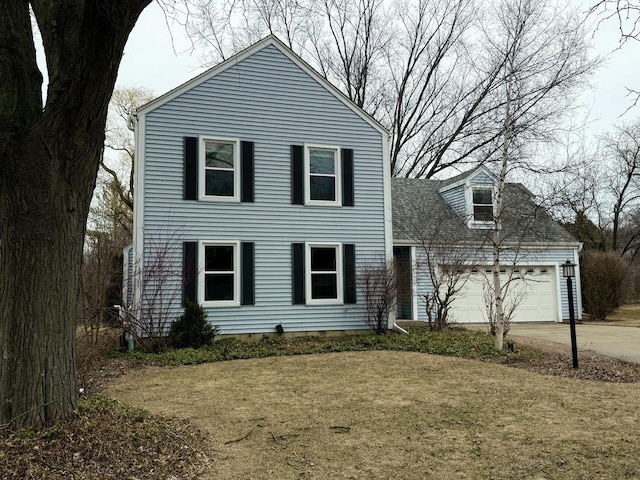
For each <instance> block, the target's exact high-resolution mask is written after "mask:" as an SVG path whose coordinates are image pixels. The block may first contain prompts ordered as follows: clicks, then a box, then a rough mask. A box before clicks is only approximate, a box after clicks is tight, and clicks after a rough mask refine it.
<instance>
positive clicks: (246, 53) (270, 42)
mask: <svg viewBox="0 0 640 480" xmlns="http://www.w3.org/2000/svg"><path fill="white" fill-rule="evenodd" d="M269 46H274V47H275V48H277V49H278V50H279V51H280V52H281V53H282V54H284V55H285V56H286V57H288V58H289V60H291V61H292V62H293V63H295V64H296V65H297V66H298V67H299V68H301V69H302V70H303V71H304V72H305V73H306V74H307V75H309V76H310V77H311V78H313V79H314V80H315V81H316V82H318V83H319V84H320V85H321V86H322V87H323V88H324V89H326V90H327V91H328V92H329V93H331V94H332V95H333V96H334V97H336V99H338V100H339V101H340V102H342V103H343V104H345V105H346V106H347V107H348V108H350V109H351V110H352V111H353V112H354V113H355V114H356V115H358V116H360V117H361V118H362V119H363V120H364V121H366V122H367V123H368V124H369V125H371V126H372V127H373V128H374V129H376V130H377V131H379V132H380V133H382V134H383V135H386V136H389V132H388V130H387V129H386V128H385V127H383V126H382V125H381V124H380V123H379V122H378V121H377V120H376V119H375V118H373V117H372V116H371V115H369V114H368V113H367V112H365V111H364V110H363V109H362V108H360V107H358V106H357V105H356V104H355V103H353V102H352V101H351V100H350V99H349V97H347V96H346V95H345V94H344V93H342V92H341V91H340V90H338V88H337V87H335V86H334V85H333V84H332V83H331V82H329V81H328V80H327V79H325V78H324V77H322V76H321V75H320V74H319V73H318V72H317V71H316V70H315V69H314V68H313V67H311V66H310V65H309V64H308V63H307V62H305V61H304V60H303V59H302V58H300V57H299V56H298V55H297V54H296V53H295V52H294V51H293V50H291V49H290V48H289V47H287V46H286V45H285V44H284V43H282V41H281V40H279V39H278V38H277V37H276V36H275V35H269V36H267V37H265V38H263V39H262V40H260V41H258V42H256V43H254V44H253V45H251V46H249V47H247V48H245V49H244V50H242V51H241V52H239V53H237V54H235V55H233V56H232V57H229V58H227V59H226V60H224V61H223V62H221V63H219V64H217V65H215V66H213V67H211V68H210V69H209V70H207V71H205V72H203V73H201V74H200V75H198V76H196V77H194V78H192V79H191V80H189V81H187V82H185V83H183V84H182V85H180V86H178V87H176V88H174V89H173V90H170V91H169V92H167V93H165V94H164V95H161V96H159V97H158V98H156V99H154V100H151V101H150V102H149V103H146V104H145V105H143V106H141V107H139V108H138V110H137V112H136V114H146V113H149V112H151V111H153V110H155V109H156V108H159V107H161V106H162V105H164V104H166V103H167V102H170V101H171V100H173V99H174V98H176V97H178V96H180V95H182V94H183V93H185V92H187V91H189V90H191V89H192V88H194V87H197V86H198V85H201V84H202V83H204V82H206V81H207V80H209V79H210V78H212V77H215V76H216V75H218V74H220V73H222V72H224V71H225V70H227V69H228V68H230V67H232V66H234V65H236V64H238V63H239V62H241V61H242V60H244V59H245V58H248V57H250V56H251V55H253V54H254V53H256V52H259V51H260V50H263V49H264V48H267V47H269Z"/></svg>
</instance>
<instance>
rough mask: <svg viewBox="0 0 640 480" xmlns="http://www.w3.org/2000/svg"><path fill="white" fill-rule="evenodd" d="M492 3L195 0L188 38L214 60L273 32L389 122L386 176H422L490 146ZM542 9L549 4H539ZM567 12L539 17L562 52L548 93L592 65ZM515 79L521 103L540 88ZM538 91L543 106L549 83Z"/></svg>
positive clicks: (567, 88)
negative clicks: (388, 171) (486, 12)
mask: <svg viewBox="0 0 640 480" xmlns="http://www.w3.org/2000/svg"><path fill="white" fill-rule="evenodd" d="M517 3H518V2H517V1H516V0H513V1H509V2H506V5H507V7H508V8H507V9H508V10H509V11H510V12H513V11H514V10H517V9H518V7H517V5H516V6H515V7H512V6H511V4H514V5H515V4H517ZM485 7H486V4H484V3H483V4H482V9H485ZM225 8H226V10H225ZM500 8H502V6H497V5H494V6H493V10H492V14H493V13H496V15H484V16H483V15H482V13H481V9H480V5H479V4H478V3H477V2H475V1H474V0H445V1H436V0H418V1H416V2H412V1H407V0H393V1H389V2H384V1H383V0H348V1H346V2H341V1H338V0H323V1H322V2H311V1H309V0H307V1H305V0H302V1H300V0H297V1H291V0H242V1H236V2H227V3H223V4H222V6H219V4H215V3H212V2H210V1H204V0H203V1H199V2H196V6H195V8H194V9H193V10H192V11H190V17H189V18H190V22H189V24H188V29H189V32H190V34H191V35H193V38H194V40H195V41H196V42H197V43H198V44H200V45H205V46H207V47H208V48H211V49H212V50H213V51H214V52H215V58H216V59H219V58H226V57H227V56H228V55H229V54H230V53H234V52H236V51H238V50H239V49H241V48H243V47H246V46H247V45H249V44H250V43H253V42H254V41H256V40H258V39H259V38H261V37H262V36H264V35H266V34H267V33H272V34H275V35H277V36H279V37H280V38H281V39H283V41H284V42H285V43H286V44H287V45H289V46H290V47H291V48H292V49H293V50H294V51H295V52H296V53H298V54H299V55H301V56H302V57H303V58H304V59H306V60H307V61H308V62H309V63H310V64H311V65H312V66H313V67H315V68H316V69H317V70H318V71H319V72H320V73H321V75H323V76H324V77H325V78H327V79H328V80H329V81H331V82H332V83H334V84H335V85H336V86H337V87H338V88H340V89H341V90H342V91H343V92H344V93H345V94H346V95H347V96H348V97H349V98H350V99H351V100H352V101H353V102H354V103H356V104H357V105H358V106H360V107H362V108H363V109H365V110H366V111H367V112H368V113H369V114H371V115H372V116H373V117H374V118H376V119H377V120H378V121H380V122H381V123H382V124H383V125H385V126H386V127H387V128H389V130H390V131H391V132H392V134H393V135H392V145H391V149H390V157H391V166H392V172H393V174H394V175H396V176H405V177H419V178H420V177H425V178H430V177H432V176H434V175H436V174H437V173H439V172H441V171H442V170H444V169H446V168H449V167H451V166H455V165H458V164H461V163H464V162H469V163H473V162H477V161H484V160H485V159H487V158H489V157H492V156H493V155H494V154H496V152H498V151H499V150H500V141H499V140H500V138H501V127H500V124H501V122H500V112H501V111H502V110H503V109H504V105H505V99H504V95H503V93H502V92H503V91H504V85H505V82H506V77H505V75H504V71H505V68H506V67H505V65H506V62H507V59H508V58H509V55H510V52H509V50H508V48H507V49H505V45H497V43H496V41H497V39H496V38H495V36H494V35H493V32H494V31H495V30H496V29H500V28H502V27H503V25H502V26H501V25H500V24H499V22H498V24H496V23H495V21H494V18H498V17H499V16H500V15H501V14H500ZM544 9H546V10H545V11H546V12H547V13H549V12H548V11H549V10H551V8H550V7H548V8H547V6H546V5H545V6H544ZM538 10H540V9H538ZM578 15H579V14H578V12H574V11H572V12H568V11H562V10H560V9H556V10H555V11H553V12H550V13H549V14H545V16H544V18H542V17H541V16H540V18H542V20H543V21H544V22H545V23H544V25H545V27H546V28H547V31H546V32H544V36H545V38H546V39H547V41H548V42H547V46H549V45H551V44H552V43H553V47H554V49H555V50H557V49H558V45H559V44H560V43H564V48H565V51H566V52H567V56H566V58H565V59H564V62H563V63H564V64H565V66H564V67H563V68H552V69H551V70H550V71H549V76H550V75H551V74H552V73H559V76H558V78H557V81H556V83H557V84H561V85H562V87H563V88H561V89H558V88H556V87H555V86H554V87H553V88H551V90H552V91H553V92H554V93H553V96H554V98H555V100H556V101H557V102H560V100H562V98H561V96H562V95H566V96H567V97H569V96H570V93H571V91H572V88H573V87H575V86H576V83H577V82H573V84H571V82H569V78H567V77H572V78H574V79H575V78H577V77H580V76H581V75H584V74H585V73H586V72H587V71H588V70H589V69H592V68H593V67H594V66H595V65H596V62H590V61H588V60H587V59H586V57H585V55H586V50H587V43H586V41H585V38H584V37H581V36H580V35H581V33H582V31H581V26H580V24H579V21H578V20H575V21H574V23H573V24H572V23H569V22H568V20H567V19H568V18H574V19H575V18H578ZM530 23H533V20H532V22H530ZM483 28H484V29H485V30H484V33H485V34H486V35H485V37H486V39H485V40H486V41H485V42H484V43H483V42H481V40H480V39H481V38H483V33H482V32H483ZM527 28H529V29H531V28H532V27H527ZM552 29H553V30H554V32H553V35H555V38H554V39H553V41H551V40H550V34H549V32H550V31H551V30H552ZM537 32H538V33H541V32H542V29H541V28H537ZM528 41H529V40H527V42H528ZM526 48H528V53H529V54H530V55H531V57H532V59H531V61H530V65H534V64H535V62H536V61H537V60H539V61H540V63H541V64H544V65H545V67H541V68H540V69H539V71H538V73H540V72H542V71H544V68H547V67H549V66H550V64H549V54H548V52H547V51H546V50H545V48H542V47H541V46H540V45H539V44H538V45H534V46H532V45H531V44H528V45H527V47H526ZM537 57H540V58H539V59H537ZM555 59H558V57H556V58H555ZM578 65H581V68H576V67H577V66H578ZM578 70H580V72H579V73H578ZM569 72H572V73H571V74H569ZM538 76H539V75H538ZM525 78H527V77H525V76H524V75H523V76H522V77H521V81H520V85H521V88H520V89H518V90H517V92H515V91H514V95H515V94H516V93H517V94H518V95H520V96H521V97H522V103H525V104H527V105H529V106H530V107H531V106H532V105H533V104H536V103H537V102H535V100H534V98H535V97H536V96H537V95H538V93H539V89H541V88H542V89H544V86H543V85H539V84H538V82H537V80H536V79H534V78H527V80H528V81H527V83H526V86H525V83H524V79H525ZM559 90H562V95H560V94H559V93H560V92H559ZM543 96H544V97H545V98H548V100H547V104H549V105H552V104H553V102H552V101H551V98H549V97H551V96H552V95H551V93H550V92H547V94H545V95H543ZM562 103H563V104H564V105H565V106H566V103H567V102H564V100H563V102H562ZM531 110H532V109H531V108H530V109H529V110H526V109H525V110H524V111H518V112H514V115H518V116H519V115H520V114H524V113H525V112H526V114H527V115H528V117H529V122H530V121H531V120H530V119H531V116H532V112H531ZM559 110H560V109H559V108H556V109H554V111H555V112H557V111H559ZM545 112H546V111H545V109H543V108H537V109H536V114H537V115H538V116H539V123H543V121H545V120H547V121H548V120H550V119H554V118H555V117H554V116H553V115H552V114H547V115H545V114H544V113H545Z"/></svg>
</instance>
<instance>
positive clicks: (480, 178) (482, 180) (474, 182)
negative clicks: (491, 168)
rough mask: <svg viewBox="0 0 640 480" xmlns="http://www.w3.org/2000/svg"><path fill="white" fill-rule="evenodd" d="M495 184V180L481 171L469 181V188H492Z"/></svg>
mask: <svg viewBox="0 0 640 480" xmlns="http://www.w3.org/2000/svg"><path fill="white" fill-rule="evenodd" d="M493 184H494V181H493V179H492V178H491V176H490V175H488V174H487V172H485V171H484V170H479V171H478V172H477V173H476V174H475V175H474V176H473V177H471V178H470V179H469V186H471V187H482V186H487V187H492V186H493Z"/></svg>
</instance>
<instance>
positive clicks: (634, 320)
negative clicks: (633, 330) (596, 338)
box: [589, 303, 640, 327]
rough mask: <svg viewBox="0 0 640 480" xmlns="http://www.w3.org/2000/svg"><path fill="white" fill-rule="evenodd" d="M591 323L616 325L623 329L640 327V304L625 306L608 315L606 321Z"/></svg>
mask: <svg viewBox="0 0 640 480" xmlns="http://www.w3.org/2000/svg"><path fill="white" fill-rule="evenodd" d="M589 323H594V324H595V323H597V324H602V325H616V326H621V327H640V304H637V303H634V304H630V305H623V306H622V307H620V308H616V309H615V310H614V311H613V312H612V313H610V314H609V315H607V319H606V320H605V321H603V322H597V321H593V322H592V321H590V322H589Z"/></svg>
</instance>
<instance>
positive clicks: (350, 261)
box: [342, 243, 356, 303]
mask: <svg viewBox="0 0 640 480" xmlns="http://www.w3.org/2000/svg"><path fill="white" fill-rule="evenodd" d="M342 253H343V263H344V265H343V266H344V303H356V246H355V245H354V244H353V243H345V244H344V245H342Z"/></svg>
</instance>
